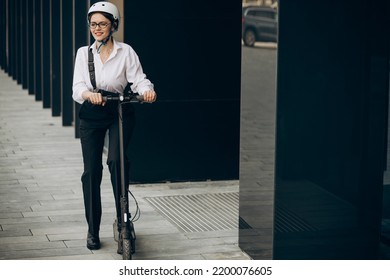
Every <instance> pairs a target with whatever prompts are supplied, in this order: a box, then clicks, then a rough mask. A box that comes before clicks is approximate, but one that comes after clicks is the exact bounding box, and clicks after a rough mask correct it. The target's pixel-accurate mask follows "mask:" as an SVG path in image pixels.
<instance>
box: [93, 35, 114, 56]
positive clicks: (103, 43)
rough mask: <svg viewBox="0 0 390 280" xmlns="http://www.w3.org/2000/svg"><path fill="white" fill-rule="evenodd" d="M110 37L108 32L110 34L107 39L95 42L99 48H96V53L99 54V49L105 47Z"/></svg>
mask: <svg viewBox="0 0 390 280" xmlns="http://www.w3.org/2000/svg"><path fill="white" fill-rule="evenodd" d="M111 35H112V30H110V33H109V34H108V36H107V38H105V39H103V40H97V41H98V42H99V43H100V45H99V47H98V48H97V53H100V48H101V47H102V46H105V45H107V42H108V41H109V40H110V39H111Z"/></svg>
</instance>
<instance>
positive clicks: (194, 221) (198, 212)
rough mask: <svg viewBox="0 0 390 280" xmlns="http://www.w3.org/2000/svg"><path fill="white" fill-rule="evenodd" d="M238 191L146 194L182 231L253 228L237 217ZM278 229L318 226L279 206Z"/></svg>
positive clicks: (162, 213) (311, 229) (300, 228)
mask: <svg viewBox="0 0 390 280" xmlns="http://www.w3.org/2000/svg"><path fill="white" fill-rule="evenodd" d="M238 197H239V194H238V192H232V193H212V194H197V195H176V196H157V197H146V198H145V200H146V201H148V202H149V203H150V204H151V205H152V206H153V207H154V208H155V209H156V210H157V211H158V212H159V213H160V214H161V215H163V216H164V217H165V218H166V219H167V220H168V221H170V222H171V223H172V224H174V225H175V226H176V227H178V228H179V229H180V230H181V231H183V232H203V231H218V230H229V229H238V228H239V229H250V228H251V226H250V225H249V224H248V223H247V222H246V221H245V220H244V219H242V218H241V217H239V216H238V205H239V199H238ZM274 222H275V232H302V231H315V230H316V229H315V228H314V227H313V226H311V225H310V224H308V223H307V222H306V221H304V220H303V219H301V218H300V217H298V216H297V215H295V214H294V213H292V212H291V211H288V210H287V209H285V208H284V207H277V208H276V217H275V221H274Z"/></svg>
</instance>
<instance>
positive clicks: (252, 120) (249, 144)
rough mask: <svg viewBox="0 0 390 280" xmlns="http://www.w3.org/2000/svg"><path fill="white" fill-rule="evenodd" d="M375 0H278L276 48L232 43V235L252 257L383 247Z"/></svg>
mask: <svg viewBox="0 0 390 280" xmlns="http://www.w3.org/2000/svg"><path fill="white" fill-rule="evenodd" d="M385 2H386V3H385ZM387 2H388V1H381V2H380V3H377V4H375V5H374V4H372V3H371V2H370V1H368V0H358V1H354V2H353V3H349V2H348V3H347V1H343V2H338V4H337V9H335V7H334V5H333V4H332V3H331V2H329V1H323V2H313V1H312V2H309V1H279V6H278V8H277V12H278V42H277V47H276V51H275V52H274V51H272V50H269V49H265V48H264V47H262V45H260V43H256V44H255V45H254V47H247V46H245V45H244V46H243V48H242V91H241V95H242V96H241V102H242V104H241V114H242V118H241V133H242V134H241V159H240V160H241V161H240V218H241V220H240V221H241V223H240V242H239V243H240V246H241V248H242V249H243V250H244V251H246V252H247V253H249V255H251V256H252V257H253V258H255V259H378V258H379V259H381V258H384V256H383V255H382V253H381V251H380V248H381V246H380V245H381V219H382V197H383V173H384V170H385V168H386V164H385V162H386V145H387V125H388V123H387V114H388V92H389V91H388V89H389V87H388V85H389V34H390V33H389V24H388V18H389V15H390V13H389V3H387ZM361 19H365V20H361ZM244 23H245V19H244ZM243 34H245V33H243ZM248 38H250V36H249V35H248ZM260 46H261V47H260ZM276 56H277V57H276ZM276 65H277V66H276ZM275 80H276V82H275Z"/></svg>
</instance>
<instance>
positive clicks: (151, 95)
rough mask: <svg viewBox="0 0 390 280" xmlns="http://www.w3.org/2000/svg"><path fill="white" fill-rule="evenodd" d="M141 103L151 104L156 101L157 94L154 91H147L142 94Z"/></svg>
mask: <svg viewBox="0 0 390 280" xmlns="http://www.w3.org/2000/svg"><path fill="white" fill-rule="evenodd" d="M143 97H144V100H143V102H148V103H153V102H154V101H156V99H157V94H156V92H155V91H154V90H147V91H145V92H144V94H143Z"/></svg>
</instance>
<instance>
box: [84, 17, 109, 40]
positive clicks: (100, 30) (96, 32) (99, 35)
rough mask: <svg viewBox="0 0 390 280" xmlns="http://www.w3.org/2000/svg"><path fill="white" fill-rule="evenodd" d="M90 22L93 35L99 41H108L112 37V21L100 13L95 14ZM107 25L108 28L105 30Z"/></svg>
mask: <svg viewBox="0 0 390 280" xmlns="http://www.w3.org/2000/svg"><path fill="white" fill-rule="evenodd" d="M89 22H90V26H91V27H90V31H91V34H92V36H93V37H94V38H95V40H97V41H102V40H104V39H106V38H107V37H108V36H109V35H110V30H111V29H113V27H112V24H111V22H110V20H109V19H108V18H106V17H105V16H103V15H102V14H100V13H94V14H93V15H92V16H91V19H90V21H89ZM96 24H97V25H96ZM105 25H107V26H106V27H105V28H104V27H103V26H105ZM94 26H95V28H93V27H94Z"/></svg>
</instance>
